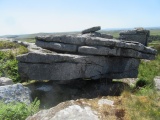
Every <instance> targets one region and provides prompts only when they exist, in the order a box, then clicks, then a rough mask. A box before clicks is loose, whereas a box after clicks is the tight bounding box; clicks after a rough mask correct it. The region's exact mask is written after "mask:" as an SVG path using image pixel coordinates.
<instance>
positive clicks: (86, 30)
mask: <svg viewBox="0 0 160 120" xmlns="http://www.w3.org/2000/svg"><path fill="white" fill-rule="evenodd" d="M100 29H101V27H100V26H96V27H91V28H88V29H85V30H83V31H82V34H86V33H91V32H96V31H98V30H100Z"/></svg>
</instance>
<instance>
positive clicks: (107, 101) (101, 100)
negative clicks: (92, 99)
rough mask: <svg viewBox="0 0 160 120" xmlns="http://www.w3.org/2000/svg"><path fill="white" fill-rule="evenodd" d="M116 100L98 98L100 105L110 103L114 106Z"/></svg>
mask: <svg viewBox="0 0 160 120" xmlns="http://www.w3.org/2000/svg"><path fill="white" fill-rule="evenodd" d="M113 104H114V101H112V100H108V99H100V100H98V105H100V106H103V105H110V106H114V105H113Z"/></svg>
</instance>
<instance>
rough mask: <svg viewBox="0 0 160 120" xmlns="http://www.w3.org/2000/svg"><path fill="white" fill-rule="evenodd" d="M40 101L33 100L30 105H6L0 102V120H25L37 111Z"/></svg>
mask: <svg viewBox="0 0 160 120" xmlns="http://www.w3.org/2000/svg"><path fill="white" fill-rule="evenodd" d="M39 105H40V101H38V100H34V102H33V103H31V104H30V105H26V104H24V103H8V104H5V103H3V102H2V101H0V106H1V109H0V120H25V119H26V118H27V117H28V116H31V115H33V114H35V113H36V112H38V111H39Z"/></svg>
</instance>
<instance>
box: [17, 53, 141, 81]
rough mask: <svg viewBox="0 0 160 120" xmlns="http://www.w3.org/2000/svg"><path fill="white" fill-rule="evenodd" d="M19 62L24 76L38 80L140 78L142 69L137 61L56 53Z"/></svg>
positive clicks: (21, 58) (26, 57) (30, 55)
mask: <svg viewBox="0 0 160 120" xmlns="http://www.w3.org/2000/svg"><path fill="white" fill-rule="evenodd" d="M17 60H18V61H19V64H18V66H19V71H20V74H21V76H22V77H23V78H28V79H35V80H46V79H47V80H72V79H78V78H89V79H100V78H113V79H114V78H115V79H119V78H126V77H131V78H132V77H137V73H138V66H139V60H138V59H134V58H123V57H103V56H84V55H71V54H57V53H28V54H25V55H21V56H18V57H17ZM114 66H116V67H114Z"/></svg>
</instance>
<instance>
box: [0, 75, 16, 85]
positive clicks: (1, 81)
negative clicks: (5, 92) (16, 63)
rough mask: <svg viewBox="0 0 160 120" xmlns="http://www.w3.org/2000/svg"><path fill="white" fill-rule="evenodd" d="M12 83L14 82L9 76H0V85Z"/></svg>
mask: <svg viewBox="0 0 160 120" xmlns="http://www.w3.org/2000/svg"><path fill="white" fill-rule="evenodd" d="M12 84H14V83H13V81H12V80H11V79H10V78H6V77H1V78H0V86H5V85H12Z"/></svg>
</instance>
